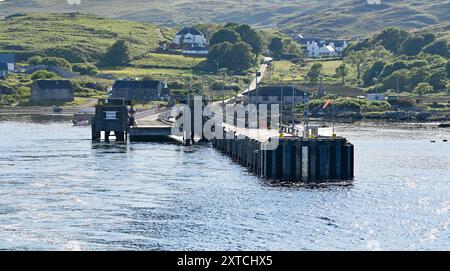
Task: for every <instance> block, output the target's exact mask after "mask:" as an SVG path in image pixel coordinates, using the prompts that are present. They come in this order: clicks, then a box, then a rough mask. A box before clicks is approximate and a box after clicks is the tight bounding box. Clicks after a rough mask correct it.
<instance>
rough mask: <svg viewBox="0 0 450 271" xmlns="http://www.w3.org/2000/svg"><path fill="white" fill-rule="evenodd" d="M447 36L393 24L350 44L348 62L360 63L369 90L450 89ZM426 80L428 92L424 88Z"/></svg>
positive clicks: (358, 65) (437, 90)
mask: <svg viewBox="0 0 450 271" xmlns="http://www.w3.org/2000/svg"><path fill="white" fill-rule="evenodd" d="M445 37H446V35H438V36H436V35H434V34H432V33H425V32H422V33H421V32H407V31H404V30H399V29H396V28H389V29H386V30H384V31H382V32H381V33H379V34H376V35H374V36H372V37H370V38H367V39H366V40H364V41H362V42H360V43H357V44H354V45H352V46H351V47H349V49H348V51H347V52H346V62H347V63H348V64H349V65H353V66H354V67H356V68H357V69H358V67H359V70H360V78H358V79H361V84H362V85H363V86H364V87H369V89H368V90H369V92H374V91H383V92H410V93H411V92H416V94H418V95H419V94H420V95H419V96H422V95H423V94H429V93H430V92H449V91H450V90H449V74H448V65H449V64H448V63H449V61H450V43H449V41H448V40H447V39H446V38H445ZM424 84H427V85H426V86H427V87H426V89H427V91H426V92H427V93H424V92H423V91H421V90H420V89H423V86H424ZM419 85H420V86H422V88H417V87H418V86H419ZM428 86H431V88H432V91H430V90H429V87H428Z"/></svg>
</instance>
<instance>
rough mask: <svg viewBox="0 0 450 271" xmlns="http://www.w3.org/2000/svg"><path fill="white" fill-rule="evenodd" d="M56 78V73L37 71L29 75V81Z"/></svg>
mask: <svg viewBox="0 0 450 271" xmlns="http://www.w3.org/2000/svg"><path fill="white" fill-rule="evenodd" d="M56 77H58V76H57V75H56V73H54V72H49V71H46V70H39V71H35V72H34V73H33V74H32V75H31V80H33V81H34V80H42V79H53V78H56Z"/></svg>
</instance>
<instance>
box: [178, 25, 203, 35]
mask: <svg viewBox="0 0 450 271" xmlns="http://www.w3.org/2000/svg"><path fill="white" fill-rule="evenodd" d="M187 34H192V35H194V36H203V33H202V32H200V30H198V29H197V28H195V27H185V28H183V29H181V30H180V31H178V33H177V35H187Z"/></svg>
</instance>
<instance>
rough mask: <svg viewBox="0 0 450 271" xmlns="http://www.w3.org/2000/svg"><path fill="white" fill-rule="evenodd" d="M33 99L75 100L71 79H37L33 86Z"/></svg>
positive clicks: (37, 100)
mask: <svg viewBox="0 0 450 271" xmlns="http://www.w3.org/2000/svg"><path fill="white" fill-rule="evenodd" d="M31 100H32V101H34V102H40V101H73V100H74V89H73V85H72V82H70V81H69V80H37V81H35V82H34V83H33V85H32V86H31Z"/></svg>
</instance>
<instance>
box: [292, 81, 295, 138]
mask: <svg viewBox="0 0 450 271" xmlns="http://www.w3.org/2000/svg"><path fill="white" fill-rule="evenodd" d="M294 76H295V75H294V73H292V135H294V134H295V86H294V82H295V79H294Z"/></svg>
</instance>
